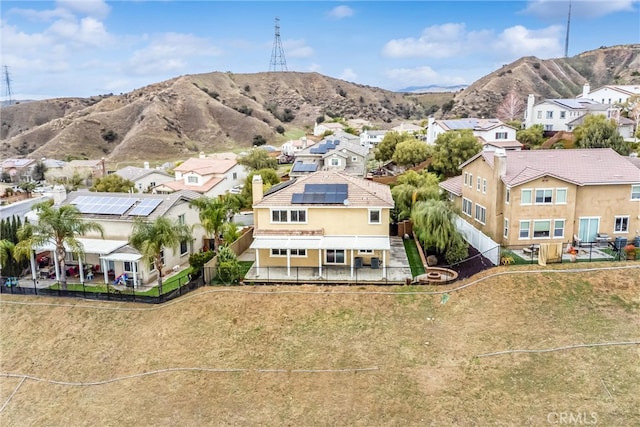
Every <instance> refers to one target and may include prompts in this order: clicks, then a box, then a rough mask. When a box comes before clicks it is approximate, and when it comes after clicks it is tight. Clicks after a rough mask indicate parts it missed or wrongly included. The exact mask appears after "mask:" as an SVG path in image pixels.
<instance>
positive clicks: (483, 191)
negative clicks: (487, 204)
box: [482, 178, 487, 194]
mask: <svg viewBox="0 0 640 427" xmlns="http://www.w3.org/2000/svg"><path fill="white" fill-rule="evenodd" d="M482 193H483V194H487V180H486V179H484V178H482Z"/></svg>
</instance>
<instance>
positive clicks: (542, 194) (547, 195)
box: [536, 189, 553, 205]
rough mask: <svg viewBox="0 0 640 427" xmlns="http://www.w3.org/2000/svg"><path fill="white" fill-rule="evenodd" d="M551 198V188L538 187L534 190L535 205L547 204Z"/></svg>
mask: <svg viewBox="0 0 640 427" xmlns="http://www.w3.org/2000/svg"><path fill="white" fill-rule="evenodd" d="M552 198H553V190H551V189H540V190H536V205H541V204H549V203H551V200H552Z"/></svg>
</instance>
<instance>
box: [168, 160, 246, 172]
mask: <svg viewBox="0 0 640 427" xmlns="http://www.w3.org/2000/svg"><path fill="white" fill-rule="evenodd" d="M236 164H237V162H236V161H235V160H229V159H212V158H207V157H205V158H204V159H201V158H200V157H195V158H191V159H187V160H185V162H184V163H182V164H181V165H179V166H176V167H175V168H174V169H173V170H175V171H178V172H182V173H185V172H195V173H197V174H198V175H203V176H204V175H213V174H222V173H225V172H227V171H228V170H229V169H231V168H232V167H234V166H235V165H236Z"/></svg>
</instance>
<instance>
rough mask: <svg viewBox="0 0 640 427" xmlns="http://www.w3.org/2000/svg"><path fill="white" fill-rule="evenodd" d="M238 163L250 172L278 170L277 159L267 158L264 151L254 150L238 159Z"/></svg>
mask: <svg viewBox="0 0 640 427" xmlns="http://www.w3.org/2000/svg"><path fill="white" fill-rule="evenodd" d="M238 163H239V164H241V165H243V166H245V167H246V168H247V169H249V170H250V171H252V170H253V171H255V170H259V169H273V170H276V169H278V159H274V158H273V157H270V156H269V153H268V152H267V151H266V150H263V149H260V148H254V149H253V150H251V151H249V153H248V154H246V155H245V156H242V157H240V158H239V159H238Z"/></svg>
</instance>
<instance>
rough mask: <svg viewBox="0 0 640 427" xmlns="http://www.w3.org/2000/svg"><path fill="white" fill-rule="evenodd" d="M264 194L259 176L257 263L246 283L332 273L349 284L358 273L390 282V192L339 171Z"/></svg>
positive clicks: (256, 191) (256, 193) (255, 186)
mask: <svg viewBox="0 0 640 427" xmlns="http://www.w3.org/2000/svg"><path fill="white" fill-rule="evenodd" d="M262 188H263V184H262V179H261V178H260V176H259V175H256V176H255V177H254V182H253V197H254V200H253V212H254V227H255V228H254V241H253V243H252V244H251V249H253V250H254V251H255V259H256V261H255V263H254V265H253V267H252V269H251V270H250V271H249V273H248V274H247V276H246V279H247V280H251V281H256V282H259V281H261V280H266V281H274V280H276V279H279V280H282V281H283V282H286V281H287V280H291V281H293V280H296V279H300V277H301V275H305V277H308V278H309V279H318V278H323V277H325V278H326V277H327V273H328V270H331V269H332V268H333V270H340V271H341V272H343V273H344V277H343V279H344V280H345V281H347V282H348V281H349V280H353V277H354V274H356V273H355V272H354V270H355V269H358V268H366V269H367V270H368V272H373V271H375V273H376V274H377V279H378V280H380V279H382V278H384V277H386V273H387V271H386V268H387V263H388V260H389V250H390V241H389V215H390V211H391V209H392V208H393V206H394V204H393V198H392V197H391V190H390V189H389V187H388V186H386V185H383V184H379V183H376V182H373V181H368V180H365V179H362V178H359V177H354V176H351V175H348V174H345V173H344V172H341V171H335V170H334V171H320V172H315V173H313V174H310V175H307V176H304V177H301V178H297V179H292V180H290V181H286V182H283V183H281V184H279V185H276V186H274V187H271V188H270V189H269V190H268V191H267V192H265V193H264V195H263V191H262Z"/></svg>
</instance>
